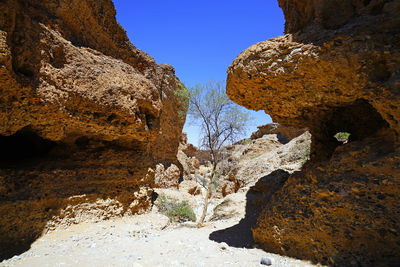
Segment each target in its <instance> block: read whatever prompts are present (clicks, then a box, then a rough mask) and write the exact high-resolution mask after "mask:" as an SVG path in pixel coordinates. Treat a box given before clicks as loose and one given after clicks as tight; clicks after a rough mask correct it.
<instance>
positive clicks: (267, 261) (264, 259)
mask: <svg viewBox="0 0 400 267" xmlns="http://www.w3.org/2000/svg"><path fill="white" fill-rule="evenodd" d="M260 263H261V264H262V265H271V264H272V262H271V260H270V259H268V258H267V257H262V258H261V262H260Z"/></svg>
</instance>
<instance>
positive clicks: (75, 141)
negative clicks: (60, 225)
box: [0, 0, 184, 258]
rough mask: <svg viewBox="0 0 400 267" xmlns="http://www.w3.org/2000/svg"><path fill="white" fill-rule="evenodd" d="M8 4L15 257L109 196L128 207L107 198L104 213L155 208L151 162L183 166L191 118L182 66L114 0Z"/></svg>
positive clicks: (4, 198)
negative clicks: (140, 37) (133, 28)
mask: <svg viewBox="0 0 400 267" xmlns="http://www.w3.org/2000/svg"><path fill="white" fill-rule="evenodd" d="M0 10H1V11H0V13H1V15H0V93H1V98H0V144H1V145H2V151H1V155H0V161H1V162H0V217H1V223H0V240H1V242H0V251H1V252H0V258H3V257H8V256H10V255H12V254H13V253H14V252H19V251H21V249H24V248H26V247H29V244H30V242H32V241H33V240H34V239H35V238H36V237H37V236H38V234H40V233H41V232H42V230H43V229H44V228H46V223H47V222H48V221H49V220H50V219H52V220H53V221H62V222H64V223H72V222H74V221H79V219H74V218H75V217H82V214H83V213H85V212H89V210H96V203H100V202H101V201H100V202H99V201H98V200H99V199H102V200H107V199H111V200H110V201H111V202H112V203H114V204H115V205H116V208H115V209H108V208H107V205H105V204H104V203H103V202H101V203H100V204H99V205H98V207H97V208H98V214H94V215H93V217H96V218H98V219H101V218H108V217H110V216H115V215H121V214H123V213H126V212H130V213H135V212H141V211H144V210H146V209H147V208H148V207H149V205H150V204H151V193H152V190H151V187H152V186H153V183H154V172H153V171H152V170H148V169H149V168H150V167H152V168H153V169H154V166H155V165H156V163H159V162H161V163H163V164H164V165H165V166H166V168H167V167H168V166H169V165H170V164H171V163H175V164H178V166H180V165H179V163H178V162H177V159H176V153H177V148H178V145H179V138H180V133H181V130H182V127H183V123H184V119H182V118H181V116H179V115H178V109H180V108H181V105H180V104H179V102H178V100H177V99H176V97H175V91H176V90H177V89H180V88H181V83H180V82H179V80H178V78H177V77H176V76H175V73H174V69H173V68H172V67H171V66H169V65H165V64H163V65H157V64H156V62H155V61H154V59H153V58H151V57H150V56H149V55H147V54H146V53H144V52H142V51H140V50H138V49H137V48H135V47H134V46H133V45H132V44H131V43H130V42H129V40H128V37H127V36H126V33H125V31H124V30H123V28H122V27H121V26H120V25H119V24H118V22H117V21H116V19H115V14H116V11H115V9H114V6H113V3H112V1H111V0H101V1H95V0H85V1H78V0H72V1H62V0H49V1H36V0H28V1H25V0H24V1H19V0H5V1H2V2H0ZM75 196H80V197H75ZM84 202H91V203H94V204H93V205H91V206H90V207H89V206H88V207H86V208H85V206H84V205H81V204H82V203H84ZM74 205H75V206H79V208H77V209H74V208H72V206H74ZM85 209H86V211H85ZM13 250H14V251H13Z"/></svg>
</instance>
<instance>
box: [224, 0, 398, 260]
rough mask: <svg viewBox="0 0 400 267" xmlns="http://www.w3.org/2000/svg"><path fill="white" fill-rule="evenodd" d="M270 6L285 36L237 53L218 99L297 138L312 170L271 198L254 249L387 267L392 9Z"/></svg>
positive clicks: (392, 192)
mask: <svg viewBox="0 0 400 267" xmlns="http://www.w3.org/2000/svg"><path fill="white" fill-rule="evenodd" d="M279 4H280V7H281V8H282V9H283V12H284V15H285V18H286V24H285V33H286V34H285V35H284V36H281V37H277V38H274V39H270V40H268V41H265V42H261V43H258V44H255V45H253V46H252V47H250V48H249V49H247V50H246V51H244V52H242V53H241V54H240V55H239V56H238V58H236V59H235V61H234V62H233V63H232V65H231V66H230V67H229V69H228V79H227V93H228V95H229V97H230V98H231V99H232V100H233V101H235V102H236V103H238V104H240V105H243V106H245V107H247V108H250V109H254V110H265V112H266V113H268V114H270V115H271V117H272V119H273V120H274V121H275V122H278V123H280V124H283V125H287V126H293V127H297V128H302V127H307V128H308V129H309V130H310V132H311V134H312V148H311V153H312V155H311V157H312V160H311V162H310V163H308V164H307V165H306V167H305V169H304V170H303V171H302V172H300V173H296V174H294V175H291V176H290V177H289V178H288V180H287V182H286V183H285V184H284V185H283V187H282V188H281V189H280V190H277V191H276V192H275V193H274V194H273V195H272V197H271V200H270V201H269V202H268V204H267V205H266V206H265V208H264V210H263V212H262V213H261V215H260V217H259V218H258V223H257V224H258V226H257V227H256V228H255V229H254V230H253V235H254V238H255V240H256V242H258V243H260V244H261V245H262V246H263V247H264V248H265V249H266V250H268V251H272V252H276V253H283V254H286V255H290V256H295V257H299V258H303V259H311V260H313V261H316V262H321V263H324V264H329V265H336V266H349V265H354V266H360V265H361V266H372V265H375V266H376V265H377V266H388V265H393V266H397V265H399V264H400V256H399V255H400V215H399V214H400V203H399V201H398V195H399V193H400V147H399V140H400V1H398V0H395V1H380V0H376V1H359V0H351V1H335V0H324V1H287V0H279ZM338 132H349V133H350V134H351V135H350V140H349V143H347V144H344V145H342V144H341V143H340V142H337V140H335V139H334V138H333V136H334V135H335V134H336V133H338Z"/></svg>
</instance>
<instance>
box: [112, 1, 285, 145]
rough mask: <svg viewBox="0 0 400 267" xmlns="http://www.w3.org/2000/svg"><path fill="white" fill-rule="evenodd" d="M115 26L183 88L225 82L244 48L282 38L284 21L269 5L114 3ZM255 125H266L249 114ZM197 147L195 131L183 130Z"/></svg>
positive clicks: (262, 118) (273, 5)
mask: <svg viewBox="0 0 400 267" xmlns="http://www.w3.org/2000/svg"><path fill="white" fill-rule="evenodd" d="M114 4H115V8H116V9H117V20H118V22H119V23H120V24H121V25H122V26H123V27H124V28H125V30H126V31H127V34H128V36H129V39H130V40H131V42H132V43H133V44H134V45H135V46H136V47H137V48H139V49H141V50H143V51H145V52H147V53H148V54H150V55H151V56H152V57H153V58H154V59H155V60H156V61H157V63H158V64H161V63H168V64H170V65H172V66H174V68H175V71H176V75H177V76H178V78H179V79H180V80H181V81H182V82H183V83H184V84H185V85H186V86H188V87H190V86H193V85H195V84H198V83H206V82H207V81H209V80H210V79H214V80H226V76H227V74H226V70H227V69H228V67H229V65H230V64H231V63H232V61H233V60H234V59H235V58H236V57H237V56H238V55H239V54H240V52H242V51H243V50H245V49H246V48H248V47H249V46H251V45H253V44H255V43H257V42H261V41H264V40H267V39H269V38H272V37H276V36H279V35H282V34H283V28H284V18H283V13H282V10H281V9H280V8H279V7H278V1H274V0H213V1H211V0H203V1H190V0H189V1H187V0H186V1H184V0H181V1H177V0H169V1H165V0H164V1H158V0H157V1H152V0H146V1H143V0H142V1H133V0H114ZM252 115H253V117H255V120H254V121H253V122H252V125H251V127H250V128H249V134H250V133H251V132H253V131H255V130H256V129H257V128H256V126H257V125H262V124H266V123H268V122H271V119H270V117H269V116H268V115H266V114H265V113H264V112H263V111H259V112H252ZM184 131H186V132H188V138H189V142H191V143H193V144H195V145H197V142H198V141H197V140H198V129H197V128H196V127H194V126H189V125H185V128H184Z"/></svg>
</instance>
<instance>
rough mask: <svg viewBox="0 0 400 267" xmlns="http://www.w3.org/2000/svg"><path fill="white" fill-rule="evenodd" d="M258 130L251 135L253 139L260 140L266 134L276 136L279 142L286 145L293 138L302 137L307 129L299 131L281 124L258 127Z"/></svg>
mask: <svg viewBox="0 0 400 267" xmlns="http://www.w3.org/2000/svg"><path fill="white" fill-rule="evenodd" d="M257 128H258V130H257V131H255V132H254V133H252V134H251V139H258V138H261V137H263V136H264V135H266V134H276V135H277V137H278V140H279V141H280V142H281V143H283V144H286V143H288V142H289V141H290V140H292V139H293V138H296V137H297V136H299V135H302V134H303V133H304V132H306V131H307V129H297V128H294V127H287V126H283V125H280V124H279V123H269V124H265V125H261V126H257Z"/></svg>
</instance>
